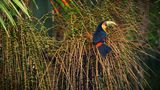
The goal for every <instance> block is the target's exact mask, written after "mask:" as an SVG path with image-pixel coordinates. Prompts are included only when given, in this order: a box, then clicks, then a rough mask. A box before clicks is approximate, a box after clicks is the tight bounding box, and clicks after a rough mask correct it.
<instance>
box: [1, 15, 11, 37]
mask: <svg viewBox="0 0 160 90" xmlns="http://www.w3.org/2000/svg"><path fill="white" fill-rule="evenodd" d="M0 23H1V25H2V27H3V28H4V30H5V32H6V34H7V36H8V37H10V36H9V33H8V31H7V28H6V26H5V24H4V21H3V19H2V18H1V17H0Z"/></svg>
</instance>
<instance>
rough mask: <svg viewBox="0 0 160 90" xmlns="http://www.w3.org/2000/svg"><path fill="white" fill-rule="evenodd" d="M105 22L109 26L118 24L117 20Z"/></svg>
mask: <svg viewBox="0 0 160 90" xmlns="http://www.w3.org/2000/svg"><path fill="white" fill-rule="evenodd" d="M105 24H106V25H107V26H117V24H116V23H115V22H113V21H105Z"/></svg>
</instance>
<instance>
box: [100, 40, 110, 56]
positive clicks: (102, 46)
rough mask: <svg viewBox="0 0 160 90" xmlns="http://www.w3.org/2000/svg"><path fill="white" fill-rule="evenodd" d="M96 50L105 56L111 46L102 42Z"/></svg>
mask: <svg viewBox="0 0 160 90" xmlns="http://www.w3.org/2000/svg"><path fill="white" fill-rule="evenodd" d="M98 50H99V53H100V54H101V56H102V57H103V58H105V57H106V56H107V54H108V53H109V52H110V51H111V48H110V47H109V46H107V45H106V44H104V43H103V44H102V45H101V46H99V47H98Z"/></svg>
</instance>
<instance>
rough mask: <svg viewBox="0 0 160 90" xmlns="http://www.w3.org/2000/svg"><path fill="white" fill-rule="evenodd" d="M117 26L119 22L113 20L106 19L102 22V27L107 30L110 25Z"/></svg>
mask: <svg viewBox="0 0 160 90" xmlns="http://www.w3.org/2000/svg"><path fill="white" fill-rule="evenodd" d="M113 26H117V24H116V23H115V22H113V21H104V22H103V23H102V29H103V30H104V31H105V32H106V30H107V29H109V28H110V27H113Z"/></svg>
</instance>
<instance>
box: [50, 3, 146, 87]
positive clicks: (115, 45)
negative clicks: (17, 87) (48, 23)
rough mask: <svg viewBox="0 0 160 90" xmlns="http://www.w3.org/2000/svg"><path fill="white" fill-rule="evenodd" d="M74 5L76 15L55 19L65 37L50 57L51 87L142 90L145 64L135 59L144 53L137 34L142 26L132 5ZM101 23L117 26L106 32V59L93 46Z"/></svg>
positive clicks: (69, 13)
mask: <svg viewBox="0 0 160 90" xmlns="http://www.w3.org/2000/svg"><path fill="white" fill-rule="evenodd" d="M76 5H77V7H78V8H79V11H80V12H79V13H74V12H67V14H66V13H65V14H62V15H59V16H57V17H56V18H57V21H55V22H57V25H58V26H60V27H61V28H62V29H63V30H64V35H65V36H64V40H63V41H62V44H61V45H60V46H59V48H58V49H57V50H56V53H55V52H54V53H53V56H54V59H53V60H56V61H55V63H54V64H51V62H52V61H51V62H50V64H49V67H50V69H51V70H52V72H51V73H52V75H51V80H52V87H53V88H54V89H56V90H57V89H66V90H69V89H71V90H78V89H83V90H89V89H93V90H99V89H100V90H101V89H102V90H103V89H104V90H114V89H116V90H119V89H127V90H130V89H140V88H141V89H143V85H144V83H146V81H145V79H144V76H143V75H144V73H145V71H144V69H143V68H142V65H145V64H144V62H143V61H142V60H141V59H140V57H139V56H138V55H137V54H138V52H139V51H143V46H142V44H141V43H139V38H141V36H140V35H139V31H138V29H139V24H141V23H140V21H139V20H140V18H139V16H138V17H137V16H135V15H137V13H136V11H135V10H136V9H135V8H136V7H135V4H134V2H133V1H127V2H125V1H124V2H111V1H103V2H102V3H101V4H100V5H98V4H95V6H89V5H87V3H86V2H81V1H77V3H76ZM117 5H119V6H117ZM122 5H123V6H122ZM126 7H127V8H126ZM123 9H124V10H123ZM126 10H128V11H126ZM63 15H64V16H66V17H67V18H63ZM103 20H113V21H115V22H117V23H118V27H116V28H113V29H111V30H109V31H108V32H109V36H108V37H107V43H108V45H109V46H111V48H112V52H111V53H109V55H108V56H107V58H106V59H102V58H101V56H100V55H99V53H98V51H97V49H96V48H95V46H93V45H92V33H93V32H94V31H95V29H96V26H97V25H98V23H100V22H101V21H103ZM56 29H57V30H59V28H58V27H57V28H55V30H56Z"/></svg>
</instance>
